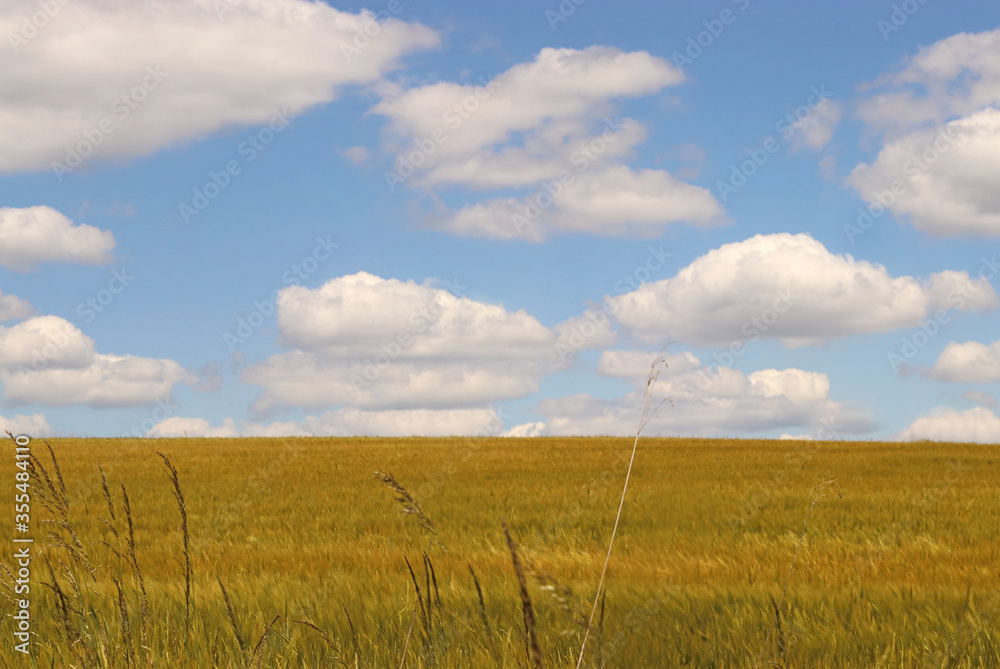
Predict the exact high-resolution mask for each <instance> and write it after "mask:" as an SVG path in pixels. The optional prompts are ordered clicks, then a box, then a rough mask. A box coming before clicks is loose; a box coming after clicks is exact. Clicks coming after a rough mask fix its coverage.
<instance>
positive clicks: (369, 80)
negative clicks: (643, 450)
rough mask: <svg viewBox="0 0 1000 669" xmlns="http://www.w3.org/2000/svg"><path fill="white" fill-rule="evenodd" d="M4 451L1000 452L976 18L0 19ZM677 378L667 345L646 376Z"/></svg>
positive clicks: (992, 52)
mask: <svg viewBox="0 0 1000 669" xmlns="http://www.w3.org/2000/svg"><path fill="white" fill-rule="evenodd" d="M0 37H2V38H3V40H4V42H5V43H4V44H2V45H0V128H2V131H0V386H2V402H0V425H2V426H3V427H5V428H7V429H10V430H12V431H14V432H29V433H32V434H35V435H81V436H122V435H135V436H181V435H184V434H188V435H190V436H195V435H209V436H236V435H349V434H385V435H408V434H491V435H500V434H504V435H539V434H542V435H574V434H629V433H631V432H633V431H634V430H635V426H636V421H637V418H638V413H639V407H640V405H641V403H642V390H643V388H644V386H645V382H646V376H647V374H648V372H649V369H650V364H651V363H652V362H653V360H654V359H655V358H656V357H657V355H663V356H664V358H665V362H666V368H661V369H662V371H661V373H660V376H659V379H658V384H657V395H656V398H657V399H660V398H663V397H668V396H669V397H670V398H672V399H673V400H674V404H673V405H670V404H669V403H667V404H664V405H663V406H662V407H661V409H660V412H659V413H658V415H657V417H656V419H655V420H654V421H653V422H652V423H650V425H649V428H648V429H649V430H650V432H651V433H656V434H665V435H668V434H669V435H696V436H745V437H781V436H793V437H814V438H836V439H935V440H957V441H981V442H1000V408H998V399H1000V297H998V291H1000V265H998V256H1000V5H998V4H997V3H996V2H994V1H989V2H988V1H986V0H981V1H973V0H956V1H954V2H950V3H942V2H925V1H921V0H907V2H902V3H895V4H893V3H892V2H888V1H886V2H870V1H866V2H861V1H860V0H850V1H847V2H839V3H823V4H820V3H808V4H806V3H801V2H793V1H792V0H778V1H776V2H768V3H764V2H760V1H759V0H716V1H715V2H702V3H664V2H659V1H658V2H652V1H650V2H645V1H643V2H638V1H635V2H628V3H617V4H614V5H608V4H602V3H600V2H597V0H586V1H585V0H562V2H558V1H556V0H552V1H551V2H538V1H537V0H531V1H526V2H519V1H515V2H508V3H485V4H483V3H479V4H476V3H472V4H470V3H465V2H462V3H457V2H438V3H412V2H410V1H409V0H388V1H383V0H380V1H379V2H377V3H373V4H359V3H353V2H351V3H344V2H336V3H324V2H319V1H309V0H169V1H167V0H145V1H143V2H137V1H135V0H47V1H43V2H39V1H38V0H6V1H5V2H4V3H3V4H2V6H0ZM664 347H665V348H664Z"/></svg>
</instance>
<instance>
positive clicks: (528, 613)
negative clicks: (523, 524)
mask: <svg viewBox="0 0 1000 669" xmlns="http://www.w3.org/2000/svg"><path fill="white" fill-rule="evenodd" d="M503 533H504V536H505V537H507V548H508V549H510V559H511V561H512V562H513V563H514V573H515V574H517V583H518V585H519V586H520V589H521V609H522V610H523V612H524V633H525V645H527V647H528V652H529V654H530V657H531V659H532V661H533V662H534V663H535V666H536V667H538V669H542V649H541V647H540V646H539V645H538V636H537V635H536V634H535V607H534V606H532V604H531V595H529V594H528V579H526V578H525V577H524V568H523V567H522V566H521V559H520V557H518V554H517V544H515V543H514V538H513V537H512V536H511V535H510V527H509V526H508V525H507V520H506V519H503Z"/></svg>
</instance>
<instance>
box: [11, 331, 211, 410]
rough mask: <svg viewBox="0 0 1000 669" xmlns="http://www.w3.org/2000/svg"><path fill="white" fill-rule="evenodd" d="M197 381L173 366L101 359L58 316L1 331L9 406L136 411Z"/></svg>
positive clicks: (144, 360) (139, 360) (143, 360)
mask: <svg viewBox="0 0 1000 669" xmlns="http://www.w3.org/2000/svg"><path fill="white" fill-rule="evenodd" d="M196 381H197V378H196V377H195V376H194V375H193V374H191V373H190V372H188V371H186V370H185V369H184V368H182V367H181V366H180V365H179V364H178V363H176V362H174V361H173V360H159V359H153V358H140V357H136V356H131V355H129V356H121V355H110V354H102V353H97V352H96V351H95V349H94V341H93V340H92V339H91V338H90V337H88V336H86V335H85V334H83V333H82V332H81V331H80V330H79V329H78V328H77V327H76V326H74V325H73V324H72V323H70V322H68V321H66V320H64V319H62V318H59V317H57V316H40V317H37V318H31V319H29V320H26V321H24V322H22V323H18V324H17V325H15V326H13V327H11V328H4V327H0V383H3V395H4V398H5V399H6V400H7V401H8V402H10V403H15V404H31V403H38V404H46V405H50V406H58V405H70V404H85V405H88V406H91V407H125V406H137V405H142V404H148V403H150V402H153V401H155V400H157V399H162V398H164V397H167V396H169V395H170V391H171V390H172V389H173V387H174V385H175V384H177V383H189V384H190V383H195V382H196Z"/></svg>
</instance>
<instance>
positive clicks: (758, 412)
mask: <svg viewBox="0 0 1000 669" xmlns="http://www.w3.org/2000/svg"><path fill="white" fill-rule="evenodd" d="M664 359H665V362H666V365H667V366H666V368H665V369H663V368H660V370H661V371H660V374H659V376H658V378H657V384H656V387H655V396H654V398H653V402H654V403H659V402H661V401H662V400H663V399H665V398H669V399H671V400H672V401H673V403H674V404H675V406H671V404H662V405H660V409H659V411H658V412H657V414H656V415H655V417H654V418H653V419H652V420H651V421H650V423H649V426H648V428H647V430H648V431H649V433H651V434H654V433H655V434H661V435H685V436H726V435H734V434H746V433H753V432H761V431H765V430H773V429H781V428H785V429H787V428H812V429H815V430H817V431H819V432H820V433H824V432H825V434H827V435H828V436H830V435H833V436H838V435H841V434H849V433H858V432H864V431H866V430H870V429H871V428H872V427H873V419H872V417H871V415H870V414H869V413H868V412H867V411H865V410H863V409H861V408H859V407H854V406H848V405H844V404H842V403H840V402H836V401H834V400H832V399H830V397H829V392H830V381H829V379H828V378H827V376H826V375H825V374H822V373H818V372H809V371H805V370H801V369H781V370H778V369H763V370H758V371H756V372H752V373H751V374H749V375H747V374H744V373H743V372H740V371H738V370H735V369H731V368H727V367H717V366H710V367H707V366H704V365H702V364H701V362H700V360H699V359H698V358H697V357H696V356H694V355H693V354H691V353H689V352H686V353H679V354H675V355H669V354H668V355H666V356H664ZM651 363H652V356H650V355H649V354H648V353H644V352H638V351H606V352H604V353H603V354H602V355H601V358H600V360H599V361H598V365H597V372H598V373H599V374H601V375H603V376H611V377H617V378H622V379H625V380H627V381H629V382H630V383H631V384H632V385H633V391H632V392H630V393H628V394H626V395H624V396H622V397H620V398H615V399H610V400H607V399H598V398H596V397H593V396H592V395H589V394H580V395H573V396H568V397H561V398H550V399H545V400H543V401H542V402H541V403H540V404H539V407H538V410H539V412H540V413H541V414H542V415H543V416H544V417H545V434H551V435H574V434H615V435H627V434H634V433H635V430H636V427H637V426H638V420H639V414H640V411H641V406H642V393H643V391H644V389H645V384H646V379H647V377H648V374H649V371H650V365H651ZM654 406H655V404H654Z"/></svg>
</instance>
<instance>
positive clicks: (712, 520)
mask: <svg viewBox="0 0 1000 669" xmlns="http://www.w3.org/2000/svg"><path fill="white" fill-rule="evenodd" d="M49 443H50V445H51V449H52V453H54V455H55V458H56V461H57V463H58V469H57V466H56V462H53V460H52V456H51V455H50V453H49V450H48V448H46V445H45V443H44V442H42V441H40V440H34V441H33V442H32V446H31V448H32V452H33V454H34V455H35V456H36V457H37V461H36V462H35V466H34V468H33V469H32V472H31V473H32V481H31V495H32V505H31V514H32V516H31V529H32V534H31V536H32V537H34V538H35V542H36V543H35V544H34V548H33V559H32V561H31V577H30V578H31V583H30V587H31V589H30V598H31V612H32V623H31V629H32V637H31V648H30V649H31V654H30V656H24V655H23V654H22V653H18V652H16V651H15V650H14V648H13V646H14V643H15V642H12V641H11V636H10V634H9V633H8V634H6V635H5V638H6V639H7V642H6V643H5V644H4V645H3V646H2V647H0V665H2V666H4V667H21V666H25V667H27V666H38V667H133V666H134V667H198V668H206V667H338V666H339V667H400V666H406V667H525V666H539V665H541V666H546V667H573V666H577V661H578V658H579V653H580V646H581V641H582V638H583V635H584V630H585V629H586V625H587V619H588V616H589V614H590V612H591V605H592V602H593V600H594V598H595V594H596V591H597V584H598V578H599V576H600V571H601V567H602V565H603V562H604V557H605V551H606V549H607V542H608V539H609V535H610V532H611V526H612V523H613V521H614V514H615V511H616V510H617V507H618V502H619V499H620V495H621V489H622V482H623V480H624V476H625V472H626V469H627V466H628V456H629V453H630V451H631V447H632V440H631V439H621V438H600V437H588V438H533V439H502V438H479V439H472V438H447V439H442V438H438V439H435V438H419V439H418V438H411V439H385V438H343V439H335V438H294V439H293V438H275V439H264V438H259V439H252V438H244V439H167V440H153V439H53V440H51V441H50V442H49ZM6 444H7V446H5V448H7V449H8V451H7V453H6V454H5V457H4V458H3V461H2V462H3V465H2V468H0V477H2V478H0V480H3V481H10V482H11V483H10V485H11V486H12V490H13V485H14V480H15V478H14V477H15V472H16V471H17V470H16V469H15V468H14V466H13V463H14V458H13V452H14V449H13V442H12V441H10V440H6ZM160 454H162V455H160ZM376 472H379V475H378V476H376V475H375V474H376ZM175 476H176V478H174V477H175ZM631 476H632V478H631V483H630V485H629V490H628V496H627V498H626V502H625V506H624V509H623V513H622V519H621V525H620V527H619V529H618V534H617V538H616V542H615V544H614V552H613V554H612V555H611V558H610V562H609V567H608V572H607V577H606V581H605V587H604V590H603V592H602V596H601V597H600V598H599V602H600V604H599V606H598V609H597V613H596V615H595V618H594V622H593V625H592V628H591V630H590V633H589V640H588V642H587V645H586V652H585V653H584V655H583V659H582V663H581V665H580V666H586V667H998V666H1000V615H998V614H1000V514H998V510H1000V485H998V483H1000V450H998V447H997V446H989V445H968V444H966V445H963V444H941V443H914V444H902V443H876V442H808V441H768V440H704V439H652V438H651V439H643V440H642V441H640V443H639V449H638V453H637V456H636V460H635V465H634V468H633V470H632V475H631ZM823 484H825V485H823ZM126 496H127V508H126ZM181 502H182V503H183V511H184V513H183V516H182V513H181ZM43 503H44V506H43ZM46 507H47V508H46ZM807 520H808V522H807ZM505 523H506V526H507V527H509V537H510V542H508V538H507V536H506V535H505V529H504V528H505V525H504V524H505ZM182 525H183V526H185V527H184V528H182ZM11 533H13V530H11ZM512 548H513V552H514V554H516V555H517V561H518V565H519V567H520V569H519V570H516V569H515V566H514V560H513V559H512V550H511V549H512ZM10 555H11V552H10V551H8V552H7V554H6V555H5V557H4V560H3V564H4V566H5V567H6V568H7V570H9V571H7V570H4V571H3V572H2V574H0V576H2V580H3V585H4V587H3V588H2V589H0V591H2V592H3V593H4V594H5V596H6V599H7V600H11V599H14V598H19V597H23V596H24V595H14V594H13V590H12V586H13V581H12V579H13V578H14V573H16V571H17V567H16V565H15V564H14V563H13V561H12V560H11V558H10ZM518 571H519V572H520V573H518ZM522 584H523V591H522ZM418 593H419V594H418ZM418 602H419V603H418ZM529 607H530V611H531V616H530V618H531V620H530V621H527V623H526V620H527V619H528V618H529V616H527V615H526V609H528V608H529ZM6 608H7V611H8V614H7V616H6V618H7V621H6V623H7V625H8V630H10V629H11V628H12V622H13V621H12V617H11V613H10V612H11V611H12V610H13V607H12V605H11V604H10V603H9V601H8V603H7V605H6ZM526 626H527V627H528V628H529V629H527V630H526ZM404 647H405V652H404Z"/></svg>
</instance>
